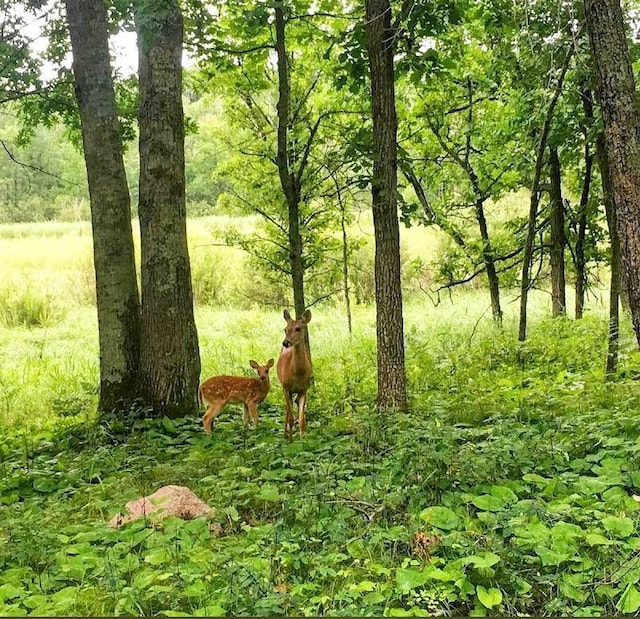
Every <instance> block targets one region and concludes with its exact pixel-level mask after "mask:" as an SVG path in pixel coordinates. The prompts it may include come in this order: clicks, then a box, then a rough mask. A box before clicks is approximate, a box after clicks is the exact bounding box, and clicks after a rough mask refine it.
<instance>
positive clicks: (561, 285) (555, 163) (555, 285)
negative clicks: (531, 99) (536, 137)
mask: <svg viewBox="0 0 640 619" xmlns="http://www.w3.org/2000/svg"><path fill="white" fill-rule="evenodd" d="M549 173H550V177H551V189H550V197H551V220H550V228H551V251H550V255H549V259H550V262H551V315H552V316H553V317H554V318H555V317H557V316H564V315H565V314H566V313H567V295H566V288H565V273H564V247H565V245H566V236H565V233H564V203H563V201H562V174H561V171H560V158H559V157H558V149H557V148H555V147H552V148H550V149H549Z"/></svg>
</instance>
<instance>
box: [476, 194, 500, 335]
mask: <svg viewBox="0 0 640 619" xmlns="http://www.w3.org/2000/svg"><path fill="white" fill-rule="evenodd" d="M476 219H477V220H478V226H479V227H480V238H481V239H482V258H483V260H484V264H485V267H486V270H487V280H488V282H489V295H490V296H491V312H492V314H493V320H494V321H495V323H496V324H497V325H498V326H502V309H501V307H500V280H499V279H498V273H497V271H496V263H495V258H494V255H493V247H492V246H491V239H490V238H489V228H488V227H487V218H486V217H485V214H484V200H483V199H480V198H478V199H477V200H476Z"/></svg>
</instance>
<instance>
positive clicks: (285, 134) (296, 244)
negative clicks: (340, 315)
mask: <svg viewBox="0 0 640 619" xmlns="http://www.w3.org/2000/svg"><path fill="white" fill-rule="evenodd" d="M275 25H276V54H277V57H278V104H277V113H278V150H277V155H276V160H277V163H278V174H279V175H280V184H281V185H282V191H283V193H284V197H285V200H286V203H287V210H288V217H289V261H290V265H291V280H292V285H293V305H294V307H295V311H296V318H299V317H300V316H302V314H303V312H304V310H305V309H306V307H305V299H304V262H303V259H302V235H301V233H300V182H299V179H297V178H296V176H295V172H294V171H293V170H291V168H290V165H289V107H290V103H291V86H290V83H289V59H288V57H287V47H286V31H285V16H284V7H283V1H282V0H278V1H277V2H276V3H275ZM307 343H308V342H307Z"/></svg>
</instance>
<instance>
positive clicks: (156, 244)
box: [135, 0, 200, 416]
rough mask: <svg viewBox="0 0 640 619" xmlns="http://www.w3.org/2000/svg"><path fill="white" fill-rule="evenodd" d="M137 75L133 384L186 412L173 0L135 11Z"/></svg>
mask: <svg viewBox="0 0 640 619" xmlns="http://www.w3.org/2000/svg"><path fill="white" fill-rule="evenodd" d="M135 20H136V30H137V34H138V53H139V80H140V86H139V87H140V111H139V122H140V198H139V216H140V236H141V250H142V344H141V387H142V390H143V391H144V393H145V394H146V395H147V398H148V401H149V402H150V404H151V405H152V407H153V409H154V411H155V412H156V413H160V414H165V415H168V416H177V415H187V414H193V413H195V412H196V410H197V401H196V392H197V389H198V380H199V376H200V353H199V349H198V334H197V331H196V325H195V320H194V315H193V292H192V287H191V267H190V264H189V252H188V249H187V226H186V222H187V217H186V208H185V179H184V173H185V170H184V115H183V110H182V63H181V60H182V15H181V13H180V9H179V8H178V4H177V0H164V2H163V3H162V6H161V7H159V6H158V5H157V3H156V5H155V6H154V5H152V4H150V3H142V2H140V3H139V4H138V5H137V6H136V12H135Z"/></svg>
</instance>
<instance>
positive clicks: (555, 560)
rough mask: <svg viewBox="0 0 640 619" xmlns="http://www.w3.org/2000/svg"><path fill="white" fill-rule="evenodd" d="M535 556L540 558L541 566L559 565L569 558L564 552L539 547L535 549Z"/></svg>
mask: <svg viewBox="0 0 640 619" xmlns="http://www.w3.org/2000/svg"><path fill="white" fill-rule="evenodd" d="M535 551H536V554H537V555H538V556H539V557H540V559H541V561H542V565H560V564H561V563H562V562H563V561H566V560H567V559H568V558H569V555H568V554H567V553H564V552H557V551H556V550H551V548H545V547H544V546H540V547H539V548H535Z"/></svg>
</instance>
